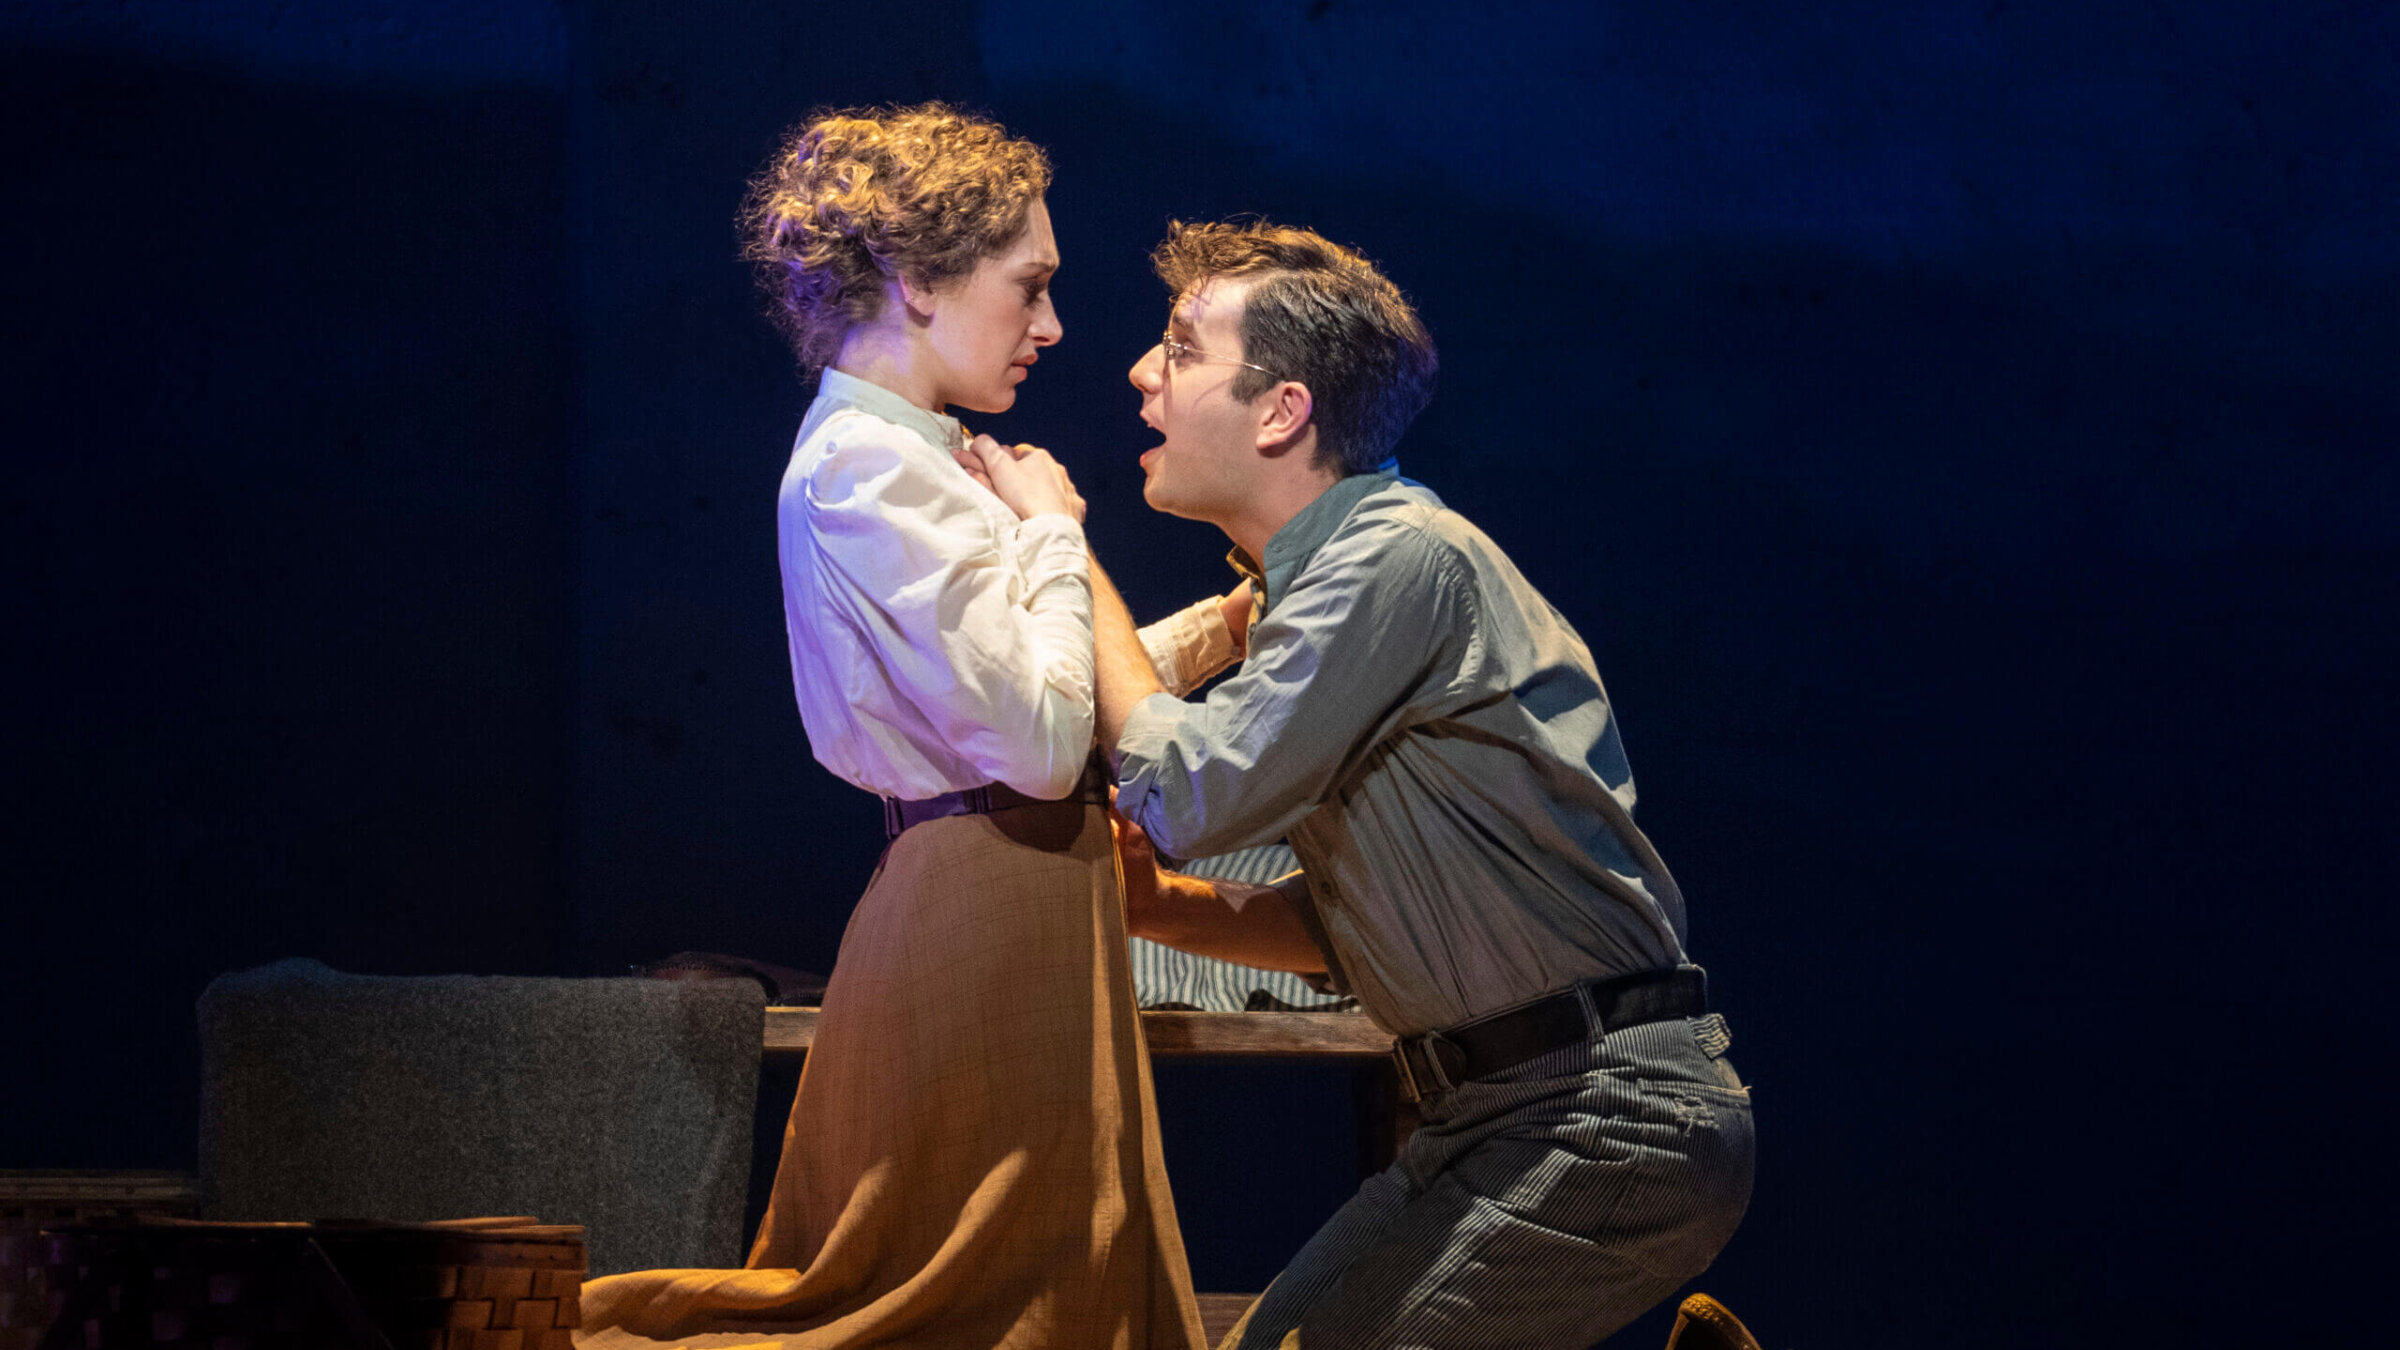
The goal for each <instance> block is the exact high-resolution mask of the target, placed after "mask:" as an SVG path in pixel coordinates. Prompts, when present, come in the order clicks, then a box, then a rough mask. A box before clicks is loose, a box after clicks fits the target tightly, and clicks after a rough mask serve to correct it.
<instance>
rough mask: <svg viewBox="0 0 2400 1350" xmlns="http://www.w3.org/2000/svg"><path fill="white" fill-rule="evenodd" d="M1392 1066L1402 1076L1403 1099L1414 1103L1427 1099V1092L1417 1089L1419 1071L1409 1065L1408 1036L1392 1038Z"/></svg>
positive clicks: (1401, 1096) (1401, 1095)
mask: <svg viewBox="0 0 2400 1350" xmlns="http://www.w3.org/2000/svg"><path fill="white" fill-rule="evenodd" d="M1392 1068H1393V1069H1394V1070H1395V1071H1396V1072H1397V1073H1398V1074H1399V1077H1400V1098H1401V1100H1402V1101H1406V1102H1412V1103H1414V1102H1421V1101H1423V1100H1425V1094H1424V1093H1422V1092H1419V1091H1418V1090H1417V1071H1416V1070H1415V1069H1413V1068H1410V1067H1409V1063H1408V1038H1407V1037H1406V1036H1395V1037H1393V1038H1392Z"/></svg>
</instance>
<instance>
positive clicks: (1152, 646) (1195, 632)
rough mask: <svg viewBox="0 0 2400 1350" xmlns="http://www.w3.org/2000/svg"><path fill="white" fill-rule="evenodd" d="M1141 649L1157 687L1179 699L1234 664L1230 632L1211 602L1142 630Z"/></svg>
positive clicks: (1219, 611) (1214, 602)
mask: <svg viewBox="0 0 2400 1350" xmlns="http://www.w3.org/2000/svg"><path fill="white" fill-rule="evenodd" d="M1141 638H1142V648H1143V650H1145V651H1147V652H1148V653H1149V654H1150V664H1151V665H1152V666H1153V667H1155V668H1156V669H1157V671H1158V680H1159V683H1161V684H1163V685H1165V686H1166V687H1167V692H1168V693H1170V694H1174V695H1176V696H1177V697H1181V696H1182V695H1184V694H1188V693H1190V692H1192V691H1193V690H1194V689H1197V688H1199V687H1200V685H1201V684H1202V683H1203V682H1205V681H1206V680H1207V679H1208V678H1209V677H1210V676H1212V675H1214V674H1216V673H1217V672H1218V671H1220V670H1223V669H1224V668H1225V667H1227V666H1230V665H1232V664H1233V630H1232V629H1230V628H1228V627H1226V626H1225V611H1224V610H1222V609H1220V608H1218V606H1217V602H1216V600H1214V599H1208V600H1203V601H1201V602H1200V603H1198V604H1196V605H1191V606H1189V607H1187V608H1184V609H1182V610H1178V611H1177V612H1175V613H1173V614H1170V615H1168V616H1167V617H1165V618H1163V619H1161V620H1159V621H1158V622H1157V623H1154V624H1151V625H1150V626H1149V627H1147V628H1144V629H1143V630H1142V633H1141Z"/></svg>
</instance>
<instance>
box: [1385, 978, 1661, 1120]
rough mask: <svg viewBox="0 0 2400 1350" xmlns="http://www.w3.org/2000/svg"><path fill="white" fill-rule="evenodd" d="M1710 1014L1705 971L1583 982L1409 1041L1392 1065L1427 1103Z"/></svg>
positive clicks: (1409, 1090) (1404, 1086) (1400, 1045)
mask: <svg viewBox="0 0 2400 1350" xmlns="http://www.w3.org/2000/svg"><path fill="white" fill-rule="evenodd" d="M1707 1011H1708V972H1707V971H1704V970H1702V969H1701V968H1700V967H1698V966H1673V967H1670V968H1668V969H1666V970H1645V971H1642V972H1641V973H1639V974H1636V975H1620V976H1618V977H1617V978H1615V979H1613V980H1578V981H1576V982H1575V983H1574V984H1572V985H1569V986H1568V987H1566V988H1564V989H1561V990H1559V991H1558V992H1557V993H1554V994H1544V995H1542V996H1541V997H1540V998H1537V999H1535V1000H1533V1001H1532V1002H1530V1003H1520V1004H1518V1005H1517V1006H1516V1007H1514V1008H1504V1009H1502V1010H1501V1011H1499V1012H1496V1013H1487V1014H1485V1015H1484V1016H1482V1017H1477V1018H1473V1019H1471V1020H1469V1021H1465V1022H1461V1023H1459V1024H1458V1025H1457V1026H1454V1027H1445V1028H1443V1029H1442V1030H1440V1031H1428V1032H1426V1033H1425V1034H1424V1035H1422V1036H1404V1037H1402V1038H1401V1039H1400V1040H1399V1041H1398V1042H1397V1043H1395V1044H1394V1045H1393V1046H1392V1058H1393V1059H1394V1060H1395V1061H1397V1062H1398V1063H1399V1066H1400V1091H1401V1093H1402V1094H1403V1095H1404V1096H1406V1097H1407V1098H1408V1100H1410V1101H1412V1102H1413V1101H1422V1100H1424V1099H1425V1098H1426V1097H1429V1096H1431V1095H1433V1094H1434V1093H1436V1092H1443V1091H1447V1090H1448V1089H1450V1088H1454V1087H1457V1086H1458V1085H1459V1084H1461V1083H1471V1082H1473V1081H1474V1080H1476V1079H1478V1078H1484V1077H1488V1076H1490V1075H1492V1074H1496V1073H1498V1072H1500V1071H1501V1070H1502V1069H1513V1068H1515V1067H1516V1066H1517V1065H1519V1064H1522V1063H1524V1062H1525V1061H1527V1060H1529V1059H1536V1058H1539V1057H1540V1056H1542V1055H1546V1054H1548V1053H1550V1052H1551V1051H1553V1050H1558V1049H1562V1048H1564V1047H1566V1046H1570V1045H1574V1044H1577V1043H1578V1042H1581V1041H1583V1040H1585V1039H1587V1038H1588V1037H1590V1036H1592V1035H1594V1034H1595V1033H1599V1034H1605V1033H1607V1032H1611V1031H1621V1030H1623V1029H1625V1028H1626V1027H1638V1026H1641V1025H1643V1024H1644V1023H1648V1022H1664V1021H1667V1020H1669V1019H1671V1018H1677V1017H1698V1016H1700V1015H1701V1014H1703V1013H1705V1012H1707Z"/></svg>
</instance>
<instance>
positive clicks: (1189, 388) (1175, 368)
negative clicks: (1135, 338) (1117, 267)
mask: <svg viewBox="0 0 2400 1350" xmlns="http://www.w3.org/2000/svg"><path fill="white" fill-rule="evenodd" d="M1248 290H1249V287H1248V286H1247V285H1246V284H1244V283H1242V282H1239V281H1231V280H1225V279H1211V280H1209V281H1206V282H1203V283H1201V285H1199V286H1198V287H1196V288H1195V289H1193V290H1192V291H1191V292H1190V293H1189V294H1187V295H1186V296H1184V297H1183V298H1182V299H1181V300H1180V301H1178V302H1177V304H1176V306H1175V309H1174V311H1173V315H1172V317H1171V318H1170V320H1169V323H1168V333H1169V334H1170V335H1171V336H1173V337H1174V338H1176V339H1178V340H1179V341H1181V342H1183V343H1185V344H1188V345H1189V347H1191V348H1193V349H1194V350H1193V351H1190V352H1186V353H1185V354H1184V355H1183V357H1182V359H1181V360H1174V359H1170V358H1169V356H1168V355H1167V351H1166V347H1165V345H1164V344H1159V345H1154V346H1152V347H1151V348H1150V350H1149V351H1147V352H1145V353H1143V354H1142V359H1141V360H1139V361H1136V362H1135V363H1134V365H1133V369H1132V370H1131V371H1129V372H1127V378H1129V379H1130V380H1132V382H1133V387H1134V388H1136V389H1138V390H1140V391H1141V394H1142V421H1144V422H1146V423H1148V424H1149V426H1150V428H1151V429H1152V430H1154V431H1156V432H1158V433H1159V434H1160V435H1161V436H1162V437H1163V438H1164V439H1163V440H1162V441H1161V443H1160V444H1158V445H1155V446H1152V447H1151V448H1150V449H1148V450H1146V451H1143V452H1142V458H1141V464H1142V474H1143V483H1142V499H1143V500H1144V501H1146V502H1148V503H1149V504H1150V507H1151V509H1153V510H1156V511H1163V512H1165V513H1167V514H1168V515H1173V516H1182V517H1184V518H1185V519H1187V520H1199V521H1207V522H1210V523H1214V524H1222V523H1223V521H1224V519H1226V518H1227V517H1228V514H1229V513H1230V512H1231V511H1233V510H1235V509H1238V507H1239V505H1240V504H1241V503H1242V502H1243V501H1244V500H1246V499H1247V496H1248V479H1249V477H1250V475H1252V474H1254V473H1255V472H1256V470H1257V468H1258V464H1259V456H1258V453H1257V446H1258V417H1259V409H1258V408H1257V407H1256V406H1254V405H1251V404H1244V403H1242V402H1240V401H1238V400H1237V399H1235V398H1234V396H1233V383H1234V380H1235V379H1236V378H1237V377H1239V376H1240V375H1241V373H1242V365H1243V364H1244V362H1243V360H1242V358H1240V357H1237V356H1232V355H1230V354H1231V353H1238V352H1240V351H1241V350H1242V339H1241V325H1242V301H1243V297H1244V295H1245V294H1246V293H1247V292H1248ZM1211 353H1214V354H1219V355H1217V356H1215V357H1211V356H1209V355H1206V354H1211Z"/></svg>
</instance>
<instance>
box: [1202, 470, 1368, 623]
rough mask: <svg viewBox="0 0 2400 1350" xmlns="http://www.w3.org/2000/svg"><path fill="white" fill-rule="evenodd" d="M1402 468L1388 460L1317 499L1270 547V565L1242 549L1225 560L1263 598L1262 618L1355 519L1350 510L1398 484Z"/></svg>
mask: <svg viewBox="0 0 2400 1350" xmlns="http://www.w3.org/2000/svg"><path fill="white" fill-rule="evenodd" d="M1399 477H1400V462H1399V461H1398V460H1395V459H1387V460H1385V461H1384V462H1383V463H1382V464H1381V465H1380V466H1378V467H1376V468H1375V469H1373V470H1371V471H1369V472H1367V473H1354V474H1352V475H1350V476H1349V477H1348V478H1344V479H1342V480H1341V481H1339V482H1337V483H1335V484H1334V485H1333V486H1332V487H1329V488H1327V489H1325V490H1324V491H1323V492H1321V493H1318V494H1317V499H1316V500H1315V501H1313V502H1310V503H1309V504H1308V505H1306V506H1303V507H1301V508H1300V514H1298V515H1296V516H1294V517H1292V518H1291V519H1290V520H1287V521H1285V522H1284V523H1283V528H1282V529H1280V530H1277V531H1276V532H1275V536H1274V537H1273V538H1271V539H1269V540H1268V541H1267V556H1266V559H1265V561H1264V563H1263V564H1262V563H1260V562H1258V561H1254V560H1253V559H1252V558H1251V557H1250V555H1249V554H1247V553H1244V552H1243V551H1242V550H1241V549H1240V548H1239V547H1236V548H1235V549H1234V550H1233V552H1231V553H1229V554H1226V555H1225V561H1226V562H1227V563H1230V564H1231V565H1232V567H1233V570H1234V571H1236V572H1239V573H1241V574H1242V575H1243V576H1245V577H1248V578H1249V579H1250V584H1251V589H1252V591H1253V592H1254V593H1255V594H1256V596H1257V598H1258V612H1259V613H1261V614H1264V613H1266V612H1267V611H1268V610H1270V609H1273V608H1274V607H1275V602H1276V601H1277V600H1278V599H1280V598H1281V597H1282V596H1283V594H1284V592H1286V591H1288V590H1290V589H1291V588H1292V579H1293V578H1294V577H1297V576H1299V575H1300V571H1301V569H1302V568H1305V567H1307V566H1308V560H1309V559H1311V558H1314V557H1315V556H1317V550H1318V549H1319V548H1322V547H1323V546H1324V544H1325V541H1326V540H1328V539H1331V538H1332V537H1333V532H1334V531H1335V530H1337V529H1340V528H1341V525H1342V522H1343V521H1345V520H1348V519H1349V518H1350V510H1351V508H1352V507H1355V506H1357V505H1358V503H1359V501H1360V500H1361V499H1363V498H1364V497H1366V495H1367V494H1368V493H1371V492H1373V491H1375V490H1376V489H1377V488H1381V487H1385V486H1388V485H1390V484H1391V483H1393V482H1396V481H1398V479H1399Z"/></svg>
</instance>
